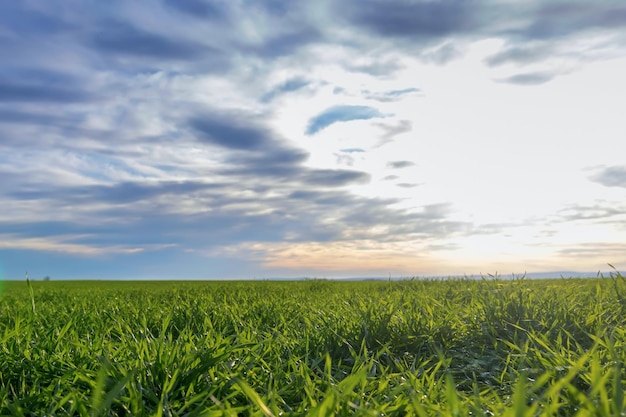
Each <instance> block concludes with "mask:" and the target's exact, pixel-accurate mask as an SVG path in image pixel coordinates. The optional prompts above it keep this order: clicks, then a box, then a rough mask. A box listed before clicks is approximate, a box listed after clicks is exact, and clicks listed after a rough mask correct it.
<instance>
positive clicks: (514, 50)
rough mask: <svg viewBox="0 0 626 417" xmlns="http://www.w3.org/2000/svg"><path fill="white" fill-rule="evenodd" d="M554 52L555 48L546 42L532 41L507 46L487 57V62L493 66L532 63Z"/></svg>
mask: <svg viewBox="0 0 626 417" xmlns="http://www.w3.org/2000/svg"><path fill="white" fill-rule="evenodd" d="M554 52H555V51H554V50H553V48H551V47H550V46H548V45H547V44H545V43H538V42H531V43H528V44H523V45H514V46H508V47H505V48H504V49H502V50H501V51H498V52H497V53H495V54H493V55H491V56H489V57H487V58H486V59H485V63H486V64H487V65H489V66H492V67H495V66H498V65H503V64H508V63H516V64H530V63H533V62H538V61H543V60H545V59H546V58H549V57H551V56H552V55H553V54H554Z"/></svg>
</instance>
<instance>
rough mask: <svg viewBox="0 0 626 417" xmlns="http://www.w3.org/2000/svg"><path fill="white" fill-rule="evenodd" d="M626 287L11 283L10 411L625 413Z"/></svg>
mask: <svg viewBox="0 0 626 417" xmlns="http://www.w3.org/2000/svg"><path fill="white" fill-rule="evenodd" d="M624 294H626V280H625V279H624V278H623V277H622V275H621V274H620V273H619V272H617V271H616V272H615V273H613V274H612V275H611V276H610V277H607V278H604V277H598V278H596V279H555V280H529V279H524V278H517V279H512V280H505V279H500V278H498V277H488V278H486V279H482V280H470V279H451V280H418V279H413V280H406V281H391V280H389V281H387V280H385V281H372V282H341V281H324V280H312V281H294V282H272V281H263V282H257V281H248V282H218V281H215V282H159V281H155V282H130V281H125V282H121V281H120V282H86V281H85V282H80V281H76V282H70V281H65V282H63V281H54V282H51V281H49V282H42V281H37V282H32V281H30V280H27V283H26V286H25V285H24V283H23V282H7V283H6V285H5V291H4V293H3V295H2V298H1V299H0V415H6V416H43V415H46V416H85V417H87V416H189V417H191V416H242V415H245V416H248V415H249V416H276V417H277V416H355V415H356V416H439V415H441V416H468V415H471V416H515V417H518V416H519V417H529V416H543V415H545V416H606V417H613V416H624V415H626V401H625V397H624V388H625V386H626V369H625V365H624V364H625V363H626V349H625V345H626V315H625V314H624V302H623V300H624ZM35 301H36V304H35ZM35 308H36V309H35Z"/></svg>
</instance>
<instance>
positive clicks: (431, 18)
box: [343, 0, 476, 38]
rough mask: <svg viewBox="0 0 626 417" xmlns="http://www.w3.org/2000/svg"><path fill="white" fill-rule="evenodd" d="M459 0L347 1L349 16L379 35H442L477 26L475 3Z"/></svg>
mask: <svg viewBox="0 0 626 417" xmlns="http://www.w3.org/2000/svg"><path fill="white" fill-rule="evenodd" d="M470 3H471V2H467V1H460V0H442V1H436V2H435V1H429V2H408V1H396V2H393V3H391V4H390V2H387V1H380V0H371V1H367V2H357V1H352V2H346V3H344V6H343V9H344V10H345V12H346V13H345V15H344V16H346V17H347V19H348V20H349V21H350V22H351V23H353V24H355V25H357V26H360V27H362V28H364V29H367V30H370V31H372V32H374V33H376V34H378V35H383V36H392V37H415V38H417V37H426V38H443V37H446V36H449V35H452V34H455V33H462V32H465V31H469V30H471V29H473V28H475V27H476V22H475V21H474V19H473V16H474V13H473V11H474V7H475V5H473V4H470Z"/></svg>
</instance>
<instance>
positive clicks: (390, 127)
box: [376, 120, 413, 147]
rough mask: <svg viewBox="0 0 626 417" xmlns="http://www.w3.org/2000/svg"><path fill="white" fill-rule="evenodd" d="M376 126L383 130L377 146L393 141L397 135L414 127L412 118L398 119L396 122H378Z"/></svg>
mask: <svg viewBox="0 0 626 417" xmlns="http://www.w3.org/2000/svg"><path fill="white" fill-rule="evenodd" d="M376 126H378V127H379V128H381V129H382V130H383V134H382V136H381V137H380V139H379V141H378V143H377V144H376V147H380V146H383V145H384V144H386V143H389V142H392V141H393V140H394V139H395V137H396V136H398V135H402V134H404V133H408V132H410V131H411V130H412V129H413V123H411V121H410V120H398V122H397V123H395V124H392V123H376Z"/></svg>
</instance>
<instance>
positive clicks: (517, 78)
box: [497, 72, 556, 85]
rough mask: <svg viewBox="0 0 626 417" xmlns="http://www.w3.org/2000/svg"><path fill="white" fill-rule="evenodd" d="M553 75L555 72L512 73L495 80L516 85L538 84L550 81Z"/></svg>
mask: <svg viewBox="0 0 626 417" xmlns="http://www.w3.org/2000/svg"><path fill="white" fill-rule="evenodd" d="M555 76H556V74H552V73H547V72H529V73H523V74H516V75H512V76H510V77H507V78H502V79H500V80H497V81H499V82H503V83H509V84H516V85H540V84H545V83H547V82H549V81H551V80H552V79H553V78H554V77H555Z"/></svg>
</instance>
